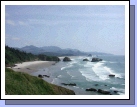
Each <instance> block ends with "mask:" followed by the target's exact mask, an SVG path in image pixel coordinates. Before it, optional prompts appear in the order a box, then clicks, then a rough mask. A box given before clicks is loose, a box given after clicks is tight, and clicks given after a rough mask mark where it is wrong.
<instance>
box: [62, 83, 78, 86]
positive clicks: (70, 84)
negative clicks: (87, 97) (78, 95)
mask: <svg viewBox="0 0 137 107" xmlns="http://www.w3.org/2000/svg"><path fill="white" fill-rule="evenodd" d="M61 84H62V85H69V86H76V84H75V83H69V84H66V83H61Z"/></svg>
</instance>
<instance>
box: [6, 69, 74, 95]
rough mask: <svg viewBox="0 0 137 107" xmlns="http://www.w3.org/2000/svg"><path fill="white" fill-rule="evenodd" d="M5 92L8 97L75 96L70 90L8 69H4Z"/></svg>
mask: <svg viewBox="0 0 137 107" xmlns="http://www.w3.org/2000/svg"><path fill="white" fill-rule="evenodd" d="M5 91H6V94H8V95H75V93H74V91H72V90H69V89H66V88H63V87H60V86H56V85H53V84H50V83H48V82H46V81H44V80H43V79H41V78H38V77H35V76H31V75H29V74H26V73H22V72H15V71H13V70H11V69H9V68H6V69H5Z"/></svg>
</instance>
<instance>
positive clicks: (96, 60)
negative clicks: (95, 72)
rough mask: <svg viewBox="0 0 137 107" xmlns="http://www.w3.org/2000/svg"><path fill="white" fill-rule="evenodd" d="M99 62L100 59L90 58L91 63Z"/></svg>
mask: <svg viewBox="0 0 137 107" xmlns="http://www.w3.org/2000/svg"><path fill="white" fill-rule="evenodd" d="M99 61H102V59H100V58H92V61H91V62H99Z"/></svg>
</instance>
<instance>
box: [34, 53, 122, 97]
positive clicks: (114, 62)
mask: <svg viewBox="0 0 137 107" xmlns="http://www.w3.org/2000/svg"><path fill="white" fill-rule="evenodd" d="M98 57H99V58H102V59H103V61H100V62H91V60H92V57H87V56H75V57H70V58H71V59H72V61H70V62H63V61H60V62H59V63H56V65H53V66H51V67H49V68H45V70H46V71H48V72H49V74H48V75H50V78H52V79H53V80H52V83H53V84H56V85H60V86H63V85H62V84H61V83H76V86H63V87H66V88H69V89H72V90H74V91H75V93H76V94H78V95H91V94H99V93H97V92H89V91H88V92H87V91H85V90H86V89H87V88H96V89H103V90H108V91H111V92H112V93H113V91H114V90H117V91H118V93H117V94H125V56H115V55H100V56H98ZM84 58H87V59H89V60H90V61H83V59H84ZM42 69H44V68H42ZM40 72H41V73H43V74H44V71H42V70H41V71H39V72H37V74H38V73H40ZM109 74H114V75H115V77H114V78H110V77H109V76H108V75H109ZM33 75H36V73H34V74H33ZM95 84H98V86H95ZM113 94H114V93H113Z"/></svg>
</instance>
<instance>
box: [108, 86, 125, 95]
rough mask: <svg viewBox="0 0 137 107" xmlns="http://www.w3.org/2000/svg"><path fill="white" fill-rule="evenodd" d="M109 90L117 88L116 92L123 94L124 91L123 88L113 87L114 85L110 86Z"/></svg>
mask: <svg viewBox="0 0 137 107" xmlns="http://www.w3.org/2000/svg"><path fill="white" fill-rule="evenodd" d="M110 89H111V90H117V91H118V94H120V95H123V94H124V93H125V89H122V88H115V87H111V88H110Z"/></svg>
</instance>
